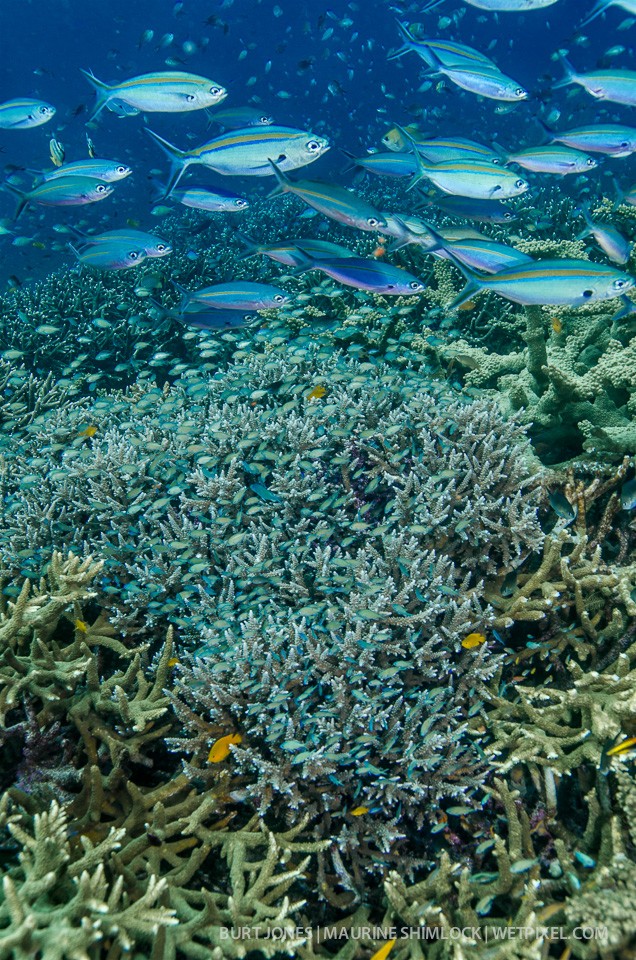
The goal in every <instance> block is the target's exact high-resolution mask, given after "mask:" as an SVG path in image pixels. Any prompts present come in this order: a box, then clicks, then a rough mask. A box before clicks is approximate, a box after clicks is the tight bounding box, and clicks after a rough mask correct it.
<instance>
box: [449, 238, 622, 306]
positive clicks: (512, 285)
mask: <svg viewBox="0 0 636 960" xmlns="http://www.w3.org/2000/svg"><path fill="white" fill-rule="evenodd" d="M446 249H447V252H448V253H449V256H450V259H451V260H453V262H454V263H455V264H456V266H458V267H459V269H460V270H461V271H462V273H463V274H464V276H465V277H466V279H467V281H468V283H467V284H466V286H465V287H464V289H463V290H462V292H461V293H460V294H459V296H458V297H456V299H455V300H454V301H453V302H452V303H451V304H450V305H449V306H448V307H447V309H448V310H456V309H457V308H458V307H460V306H461V305H462V304H463V303H465V302H466V301H467V300H470V299H471V297H473V296H474V295H475V293H477V292H478V291H480V290H491V291H492V292H493V293H496V294H498V295H499V296H500V297H503V298H504V299H505V300H511V301H512V302H513V303H521V304H523V305H524V306H542V305H551V306H568V307H580V306H583V305H584V304H586V303H596V302H598V301H601V300H613V299H614V298H616V297H620V296H621V295H622V294H624V293H627V291H628V290H631V289H632V288H633V286H634V282H635V281H634V278H633V277H630V275H629V274H628V273H622V272H620V271H618V270H616V269H615V268H614V267H608V266H607V265H606V264H604V263H594V262H593V261H591V260H533V261H532V262H531V263H525V264H521V265H519V266H516V267H511V268H508V269H506V270H501V271H500V272H498V273H494V274H492V275H491V276H484V275H483V274H479V273H476V272H475V271H474V270H469V269H468V268H467V267H466V266H464V264H463V263H460V262H459V260H457V259H456V258H455V257H454V256H453V254H452V252H450V251H449V250H448V247H447V248H446Z"/></svg>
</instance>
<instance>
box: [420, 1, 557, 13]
mask: <svg viewBox="0 0 636 960" xmlns="http://www.w3.org/2000/svg"><path fill="white" fill-rule="evenodd" d="M556 2H557V0H466V3H467V4H469V6H471V7H477V9H478V10H489V11H490V12H492V13H526V12H527V11H528V10H543V9H544V7H551V6H552V4H553V3H556ZM441 3H443V0H430V2H429V3H426V4H424V6H423V7H422V9H421V11H420V12H421V13H427V12H428V11H429V10H433V9H434V8H435V7H438V6H439V5H440V4H441Z"/></svg>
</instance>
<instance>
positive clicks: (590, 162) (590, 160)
mask: <svg viewBox="0 0 636 960" xmlns="http://www.w3.org/2000/svg"><path fill="white" fill-rule="evenodd" d="M585 162H586V163H587V165H588V167H595V166H596V160H594V159H593V157H588V158H587V160H586V161H585Z"/></svg>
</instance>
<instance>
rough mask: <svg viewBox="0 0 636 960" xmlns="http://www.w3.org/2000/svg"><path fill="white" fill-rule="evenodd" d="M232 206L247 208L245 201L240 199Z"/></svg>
mask: <svg viewBox="0 0 636 960" xmlns="http://www.w3.org/2000/svg"><path fill="white" fill-rule="evenodd" d="M234 206H235V207H246V206H247V200H243V199H242V198H239V199H238V200H235V201H234Z"/></svg>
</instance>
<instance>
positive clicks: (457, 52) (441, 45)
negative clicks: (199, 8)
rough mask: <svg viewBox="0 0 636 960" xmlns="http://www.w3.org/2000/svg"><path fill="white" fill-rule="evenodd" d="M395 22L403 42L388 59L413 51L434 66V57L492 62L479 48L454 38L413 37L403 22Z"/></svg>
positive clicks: (454, 60) (447, 60)
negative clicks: (458, 41) (476, 48)
mask: <svg viewBox="0 0 636 960" xmlns="http://www.w3.org/2000/svg"><path fill="white" fill-rule="evenodd" d="M396 23H397V25H398V29H399V31H400V34H401V36H402V39H403V40H404V43H403V45H402V46H401V47H400V48H399V49H398V50H395V51H394V52H393V53H391V54H389V57H388V59H389V60H395V59H396V58H397V57H402V56H403V55H404V54H405V53H410V52H411V51H412V52H413V53H417V55H418V56H419V57H421V58H422V60H424V62H425V63H427V64H428V65H429V67H433V66H435V64H436V59H437V60H440V61H441V62H442V63H444V64H451V63H459V62H463V61H466V62H468V63H490V64H492V60H491V59H490V57H487V56H486V54H485V53H480V51H479V50H475V49H474V48H473V47H468V46H466V45H465V44H463V43H457V42H456V41H454V40H441V39H431V38H418V37H414V36H413V34H412V33H411V32H410V30H409V28H408V26H407V25H406V24H405V23H402V22H401V21H400V20H396ZM431 51H432V54H431ZM434 58H436V59H434Z"/></svg>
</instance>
